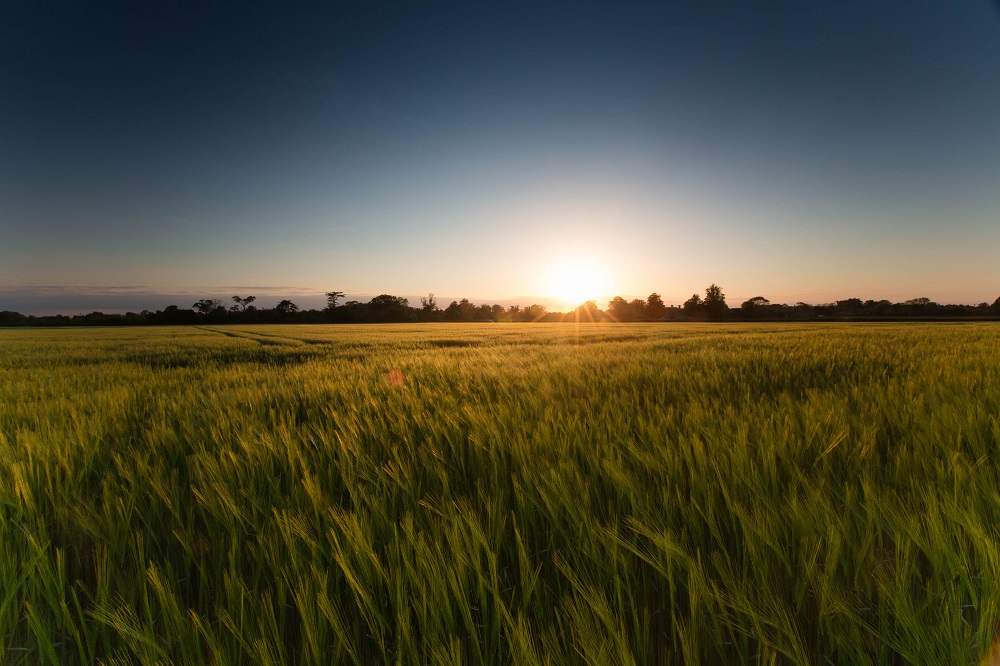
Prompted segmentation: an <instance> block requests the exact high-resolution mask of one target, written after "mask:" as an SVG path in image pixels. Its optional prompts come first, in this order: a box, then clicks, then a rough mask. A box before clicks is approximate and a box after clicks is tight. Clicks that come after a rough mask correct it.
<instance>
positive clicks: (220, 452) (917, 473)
mask: <svg viewBox="0 0 1000 666" xmlns="http://www.w3.org/2000/svg"><path fill="white" fill-rule="evenodd" d="M998 414H1000V328H998V327H997V326H996V325H995V324H988V323H983V324H892V325H882V324H869V325H864V324H826V325H808V324H800V325H730V326H726V325H710V324H704V325H701V324H687V325H683V324H681V325H663V324H634V325H620V324H618V325H616V324H596V325H590V324H582V325H580V326H574V325H560V324H552V325H546V324H538V325H527V324H526V325H516V324H515V325H485V324H483V325H424V326H420V325H410V326H406V325H400V326H394V325H392V326H367V327H366V326H286V327H282V326H259V327H249V326H248V327H206V328H194V327H185V328H141V329H140V328H137V329H124V328H118V329H66V328H63V329H58V330H13V329H0V518H2V523H0V638H2V649H3V650H4V652H3V653H2V654H0V663H4V664H8V663H10V664H94V663H108V664H110V663H171V662H172V663H176V664H197V663H217V664H238V663H263V664H330V663H355V664H368V663H419V664H424V663H436V664H437V663H449V664H466V663H471V664H497V663H500V664H504V663H507V664H543V663H556V664H561V663H593V664H608V663H617V664H633V663H635V664H654V663H664V664H720V663H794V664H825V663H835V664H895V663H915V664H974V663H977V662H979V661H980V659H982V658H983V656H984V655H985V654H986V653H987V650H988V649H989V647H990V645H991V644H992V643H993V641H994V639H995V638H996V637H997V631H998V628H1000V578H998V577H997V576H996V572H997V571H1000V541H998V539H1000V533H998V528H997V526H998V525H1000V495H998V490H997V489H998V488H1000V479H998V469H1000V458H998V455H997V449H998V444H1000V422H998Z"/></svg>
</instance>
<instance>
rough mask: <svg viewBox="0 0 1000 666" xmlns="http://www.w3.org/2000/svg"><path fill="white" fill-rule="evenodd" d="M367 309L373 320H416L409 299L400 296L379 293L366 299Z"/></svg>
mask: <svg viewBox="0 0 1000 666" xmlns="http://www.w3.org/2000/svg"><path fill="white" fill-rule="evenodd" d="M368 311H369V313H370V314H371V318H372V320H373V321H379V322H403V321H415V320H416V315H414V313H413V311H412V310H411V309H410V306H409V301H408V300H407V299H405V298H403V297H401V296H390V295H389V294H379V295H378V296H376V297H375V298H373V299H372V300H370V301H368Z"/></svg>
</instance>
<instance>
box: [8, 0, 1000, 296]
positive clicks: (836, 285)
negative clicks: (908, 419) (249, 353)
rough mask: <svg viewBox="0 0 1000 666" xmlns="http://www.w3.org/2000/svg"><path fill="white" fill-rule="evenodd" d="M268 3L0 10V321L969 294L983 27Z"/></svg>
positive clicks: (986, 147) (635, 5)
mask: <svg viewBox="0 0 1000 666" xmlns="http://www.w3.org/2000/svg"><path fill="white" fill-rule="evenodd" d="M283 4H284V3H254V2H198V3H187V2H154V1H150V2H121V3H101V2H94V3H81V2H58V1H55V2H47V3H38V2H30V1H29V0H14V1H13V2H9V3H4V6H3V7H2V8H0V310H5V309H6V310H16V311H19V312H23V313H36V314H44V313H51V312H62V313H65V314H74V313H78V312H90V311H92V310H102V311H105V312H114V311H124V310H128V309H131V310H140V309H144V308H149V309H159V308H162V307H164V306H165V305H167V304H171V303H176V304H179V305H181V306H182V307H190V305H191V304H192V303H194V301H195V300H199V299H201V298H204V297H210V296H221V297H223V298H226V299H228V296H229V295H233V294H239V295H244V296H245V295H256V296H257V301H258V304H259V305H262V306H264V307H269V306H271V305H273V304H274V303H276V302H277V301H278V300H281V299H284V298H289V299H291V300H293V301H295V302H296V303H297V304H299V305H300V306H301V307H304V308H309V307H322V306H323V304H324V303H325V299H324V298H323V296H322V294H323V293H324V292H326V291H331V290H337V291H343V292H346V293H347V295H348V296H347V297H348V298H349V299H350V298H354V299H357V300H368V299H369V298H371V297H372V296H374V295H377V294H380V293H388V294H393V295H399V296H406V297H408V298H410V299H411V303H414V304H415V303H416V299H417V298H419V296H420V295H425V294H427V293H429V292H433V293H435V294H436V295H437V298H438V301H439V303H440V304H441V305H446V304H447V302H449V301H450V300H452V299H458V298H463V297H466V298H469V299H470V300H472V301H473V302H476V303H481V302H490V303H494V302H500V303H521V304H523V305H527V304H529V303H535V302H537V303H546V304H549V305H550V306H551V307H554V308H557V309H558V306H559V304H560V303H559V299H560V298H562V297H563V291H564V290H563V291H561V289H562V287H560V286H559V285H565V284H566V282H567V281H569V282H576V283H578V284H581V285H583V286H585V287H586V289H587V290H589V291H592V292H595V293H593V298H595V299H597V300H598V303H599V304H600V305H605V304H606V301H607V300H608V299H609V298H610V297H611V296H614V295H621V296H623V297H626V298H629V299H631V298H635V297H639V298H644V297H646V296H648V295H649V294H650V293H652V292H657V293H660V294H661V295H662V296H663V299H664V301H665V302H667V303H681V302H683V301H684V300H685V299H687V298H688V297H689V296H690V295H691V294H692V293H695V292H702V293H703V292H704V289H705V287H706V286H708V285H709V284H711V283H716V284H719V285H721V286H722V287H723V290H724V291H725V293H726V296H727V300H728V302H729V304H730V305H731V306H738V305H739V303H740V302H741V301H742V300H745V299H748V298H751V297H753V296H758V295H762V296H765V297H767V298H769V299H770V300H771V301H772V302H776V303H780V302H787V303H794V302H797V301H805V302H808V303H824V302H830V301H833V300H837V299H842V298H851V297H858V298H862V299H869V298H873V299H889V300H892V301H902V300H906V299H909V298H915V297H922V296H926V297H929V298H931V299H932V300H935V301H938V302H941V303H979V302H983V301H987V302H993V301H994V300H995V299H996V298H997V297H998V296H1000V261H997V256H998V251H997V248H998V247H1000V115H998V114H1000V111H998V109H1000V5H998V4H997V2H995V1H990V0H954V1H950V2H944V1H929V0H928V1H919V0H883V1H880V2H872V1H871V0H841V1H838V2H822V3H820V2H801V0H795V1H792V0H767V1H766V2H764V1H757V2H736V1H735V0H734V1H732V2H724V1H722V0H702V1H690V2H672V1H670V0H661V1H658V2H648V3H647V2H587V1H586V0H580V1H576V2H544V1H538V0H536V1H531V2H520V1H517V0H514V1H512V2H488V1H479V0H463V1H461V2H424V1H422V2H379V1H373V2H367V1H365V2H362V1H358V2H340V3H336V2H334V3H315V4H310V3H295V6H294V7H286V6H283ZM567 267H570V268H567ZM567 271H569V272H567ZM574 271H575V272H574ZM556 292H559V293H556ZM573 296H574V297H575V296H576V294H573Z"/></svg>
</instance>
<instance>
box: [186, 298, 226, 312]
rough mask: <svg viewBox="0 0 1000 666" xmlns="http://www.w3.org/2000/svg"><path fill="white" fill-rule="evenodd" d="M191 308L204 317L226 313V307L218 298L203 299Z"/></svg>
mask: <svg viewBox="0 0 1000 666" xmlns="http://www.w3.org/2000/svg"><path fill="white" fill-rule="evenodd" d="M191 307H193V308H194V309H195V310H197V311H198V312H199V313H200V314H203V315H209V314H218V313H219V311H220V310H221V311H222V312H225V311H226V306H225V305H223V304H222V301H220V300H219V299H217V298H203V299H201V300H200V301H198V302H197V303H195V304H194V305H192V306H191Z"/></svg>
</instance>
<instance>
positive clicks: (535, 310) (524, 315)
mask: <svg viewBox="0 0 1000 666" xmlns="http://www.w3.org/2000/svg"><path fill="white" fill-rule="evenodd" d="M545 315H546V308H545V306H544V305H539V304H537V303H532V304H531V305H529V306H528V307H526V308H524V311H523V312H521V321H541V320H542V319H543V318H544V317H545Z"/></svg>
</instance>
